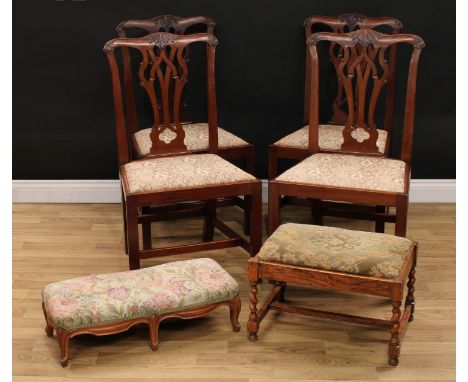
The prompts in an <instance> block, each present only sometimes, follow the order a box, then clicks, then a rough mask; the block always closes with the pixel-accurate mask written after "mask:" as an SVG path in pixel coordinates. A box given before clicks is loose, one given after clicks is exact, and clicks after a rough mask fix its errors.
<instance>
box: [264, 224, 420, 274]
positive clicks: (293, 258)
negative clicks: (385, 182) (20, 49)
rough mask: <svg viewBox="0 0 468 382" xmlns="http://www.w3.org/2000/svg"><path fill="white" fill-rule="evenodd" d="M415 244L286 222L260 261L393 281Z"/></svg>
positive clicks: (267, 245)
mask: <svg viewBox="0 0 468 382" xmlns="http://www.w3.org/2000/svg"><path fill="white" fill-rule="evenodd" d="M411 244H412V242H411V241H410V240H408V239H405V238H402V237H398V236H392V235H385V234H380V233H373V232H361V231H351V230H346V229H342V228H334V227H323V226H317V225H306V224H293V223H287V224H283V225H281V226H280V227H279V228H278V229H277V230H276V231H275V232H274V233H273V235H271V236H270V237H269V238H268V239H267V241H266V242H265V244H264V245H263V247H262V249H261V250H260V252H259V253H258V255H257V257H258V259H259V260H260V261H267V262H273V263H281V264H290V265H297V266H303V267H311V268H318V269H325V270H329V271H337V272H346V273H353V274H359V275H365V276H373V277H383V278H388V279H393V278H396V277H398V276H399V274H400V271H401V268H402V266H403V263H404V261H405V258H406V256H407V254H408V253H409V250H410V248H411Z"/></svg>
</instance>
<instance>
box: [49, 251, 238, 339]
mask: <svg viewBox="0 0 468 382" xmlns="http://www.w3.org/2000/svg"><path fill="white" fill-rule="evenodd" d="M238 291H239V288H238V285H237V282H236V281H235V280H234V279H233V278H232V277H231V276H230V275H229V274H228V273H227V272H226V271H225V270H224V269H223V268H222V267H221V266H220V265H219V264H218V263H217V262H216V261H214V260H212V259H208V258H202V259H195V260H187V261H176V262H172V263H167V264H163V265H158V266H154V267H150V268H145V269H140V270H135V271H127V272H120V273H108V274H101V275H94V276H87V277H81V278H76V279H71V280H67V281H61V282H56V283H53V284H49V285H47V286H46V287H45V288H44V289H43V291H42V298H43V302H44V306H45V310H46V312H47V316H48V317H49V319H50V320H51V321H52V322H53V323H54V325H55V326H56V327H59V328H63V329H65V330H71V329H77V328H82V327H90V326H99V325H104V324H109V323H113V322H119V321H124V320H129V319H135V318H139V317H148V316H151V315H161V314H165V313H171V312H177V311H181V310H186V309H189V308H194V307H198V306H204V305H210V304H215V303H218V302H221V301H226V300H230V299H232V298H234V297H235V296H237V294H238Z"/></svg>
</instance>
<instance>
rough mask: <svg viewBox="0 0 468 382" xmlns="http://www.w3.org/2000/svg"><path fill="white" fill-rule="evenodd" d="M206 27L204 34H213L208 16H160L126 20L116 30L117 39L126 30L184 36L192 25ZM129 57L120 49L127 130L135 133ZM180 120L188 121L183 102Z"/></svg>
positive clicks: (127, 51) (132, 86)
mask: <svg viewBox="0 0 468 382" xmlns="http://www.w3.org/2000/svg"><path fill="white" fill-rule="evenodd" d="M198 24H201V25H206V32H207V33H209V34H212V33H213V30H214V27H215V25H216V23H215V21H214V19H213V18H211V17H208V16H190V17H180V16H174V15H161V16H156V17H152V18H149V19H143V20H126V21H123V22H121V23H120V24H119V25H118V26H117V28H116V30H117V33H118V35H119V37H122V38H126V37H128V36H127V30H129V29H131V30H133V29H137V30H140V31H141V30H142V31H144V32H145V34H152V33H156V32H171V33H173V34H175V35H184V34H185V33H186V31H187V28H189V27H191V26H193V25H198ZM184 59H185V60H186V61H188V60H189V49H188V47H187V48H185V50H184ZM131 60H133V59H132V58H131V57H130V53H129V50H128V48H126V47H123V48H122V61H123V69H124V78H125V81H124V87H125V89H124V90H125V102H126V109H127V113H128V129H129V131H130V132H131V133H136V132H137V131H138V130H139V129H140V128H139V126H138V118H137V110H136V104H135V102H134V98H135V94H134V92H135V89H134V79H133V77H134V74H133V73H132V70H133V69H132V68H133V66H132V64H131ZM159 112H160V114H161V115H160V120H163V119H164V118H163V116H162V112H163V111H162V110H161V109H160V110H159ZM180 113H181V115H180V118H181V121H183V122H187V121H189V116H188V105H187V102H186V101H185V100H184V101H183V102H182V108H181V110H180Z"/></svg>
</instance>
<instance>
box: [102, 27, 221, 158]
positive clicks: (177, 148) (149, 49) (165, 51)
mask: <svg viewBox="0 0 468 382" xmlns="http://www.w3.org/2000/svg"><path fill="white" fill-rule="evenodd" d="M197 41H200V42H204V43H206V44H207V45H208V47H209V48H208V49H207V65H208V68H209V70H208V79H209V81H214V73H213V70H214V69H213V68H214V49H215V46H216V45H217V43H218V41H217V39H216V38H215V37H214V36H213V35H210V34H206V33H200V34H194V35H186V36H179V35H175V34H171V33H165V32H156V33H152V34H149V35H147V36H145V37H142V38H136V39H128V38H122V39H114V40H111V41H109V42H108V43H107V44H106V45H105V46H104V51H105V52H106V53H107V54H108V58H109V62H110V64H111V71H112V74H113V77H115V78H119V70H118V66H117V63H116V61H115V56H114V49H115V48H118V47H120V48H122V49H134V50H137V51H138V52H139V54H140V64H139V69H138V73H137V77H138V79H139V83H140V85H141V87H142V89H143V90H144V93H145V95H146V97H147V98H148V100H149V103H150V105H151V110H152V118H153V123H152V125H151V133H150V139H151V142H152V147H151V149H150V155H167V154H176V153H181V152H184V151H187V147H186V145H185V143H184V140H185V131H184V129H183V128H182V125H181V120H180V109H181V107H182V95H183V91H184V88H185V85H186V83H187V81H188V75H189V68H188V65H187V61H186V58H185V57H186V56H185V50H186V49H188V46H189V45H190V44H191V43H193V42H197ZM124 74H125V73H124ZM113 81H114V79H113ZM115 81H116V80H115ZM115 87H116V84H115V82H114V97H115V96H116V92H117V96H118V95H119V94H118V93H119V92H120V89H119V88H117V89H116V88H115ZM213 91H214V89H213ZM126 95H127V96H128V93H127V94H126ZM114 99H115V98H114ZM210 102H211V103H212V104H213V103H214V106H213V105H211V106H210V105H209V110H210V109H212V108H213V107H214V108H215V107H216V105H215V100H214V96H211V98H210V99H209V104H210ZM116 105H119V102H116ZM122 109H123V105H122ZM209 114H210V112H209ZM215 118H216V114H215V113H214V116H213V117H212V123H211V125H213V126H214V128H216V126H217V121H216V119H215ZM118 122H119V123H121V124H122V125H125V121H124V119H122V120H120V121H119V120H118ZM211 125H210V126H211ZM122 135H124V134H123V133H122Z"/></svg>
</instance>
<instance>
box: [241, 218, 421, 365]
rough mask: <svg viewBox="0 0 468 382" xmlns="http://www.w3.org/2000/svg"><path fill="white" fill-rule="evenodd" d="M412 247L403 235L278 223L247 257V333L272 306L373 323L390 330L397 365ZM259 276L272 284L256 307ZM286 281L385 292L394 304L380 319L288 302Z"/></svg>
mask: <svg viewBox="0 0 468 382" xmlns="http://www.w3.org/2000/svg"><path fill="white" fill-rule="evenodd" d="M416 252H417V243H416V242H414V241H411V240H408V239H406V238H404V237H397V236H392V235H385V234H381V233H373V232H360V231H350V230H346V229H341V228H334V227H322V226H316V225H306V224H292V223H288V224H283V225H281V226H280V227H279V228H278V229H277V230H276V231H275V232H274V233H273V234H272V235H271V236H270V237H269V238H268V239H267V240H266V242H265V243H264V244H263V247H262V248H261V250H260V252H259V253H258V254H257V255H256V256H255V257H253V258H251V259H250V260H249V264H248V276H249V283H250V295H249V298H250V303H249V307H250V315H249V321H248V323H247V330H248V332H249V339H250V340H251V341H256V340H257V333H258V329H259V326H260V322H261V321H262V320H263V318H264V317H265V316H266V314H267V313H268V312H269V311H270V310H277V311H283V312H289V313H299V314H304V315H307V316H313V317H319V318H327V319H333V320H338V321H345V322H351V323H356V324H364V325H371V326H376V327H378V328H386V329H388V330H389V331H390V341H389V344H388V355H389V361H388V362H389V363H390V365H392V366H396V365H398V357H399V355H400V346H401V342H402V341H403V337H404V335H405V332H406V328H407V326H408V322H410V321H412V320H413V314H414V304H415V299H414V290H415V289H414V283H415V281H416V278H415V273H416ZM262 280H270V282H272V283H273V284H274V286H273V289H272V291H271V293H270V295H269V296H268V297H267V299H266V301H265V302H264V304H263V306H262V307H261V308H260V309H258V310H257V303H258V300H257V292H258V287H257V285H258V284H260V283H261V282H262ZM288 282H290V283H295V284H299V285H307V286H312V287H318V288H326V289H332V290H336V291H345V292H354V293H362V294H369V295H374V296H381V297H386V298H388V299H389V300H390V302H391V304H392V317H391V319H390V320H381V319H376V318H369V317H361V316H353V315H349V314H343V313H333V312H328V311H323V310H317V309H310V308H306V307H301V306H295V305H291V304H286V303H285V302H284V293H285V289H286V283H288ZM405 282H406V283H407V295H406V299H405V300H404V308H403V313H402V310H401V305H402V301H403V292H404V287H405Z"/></svg>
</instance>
